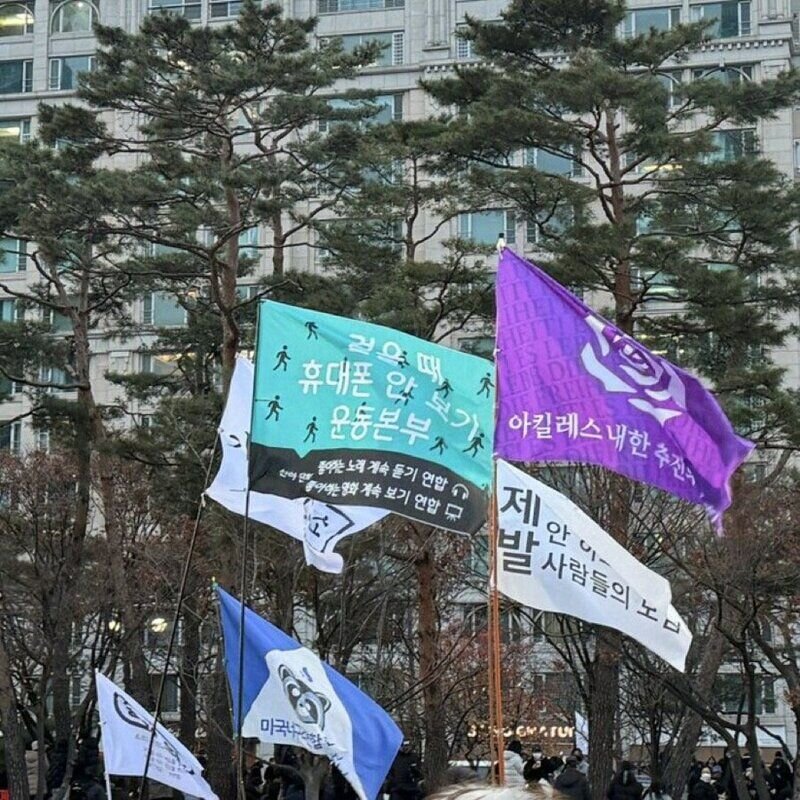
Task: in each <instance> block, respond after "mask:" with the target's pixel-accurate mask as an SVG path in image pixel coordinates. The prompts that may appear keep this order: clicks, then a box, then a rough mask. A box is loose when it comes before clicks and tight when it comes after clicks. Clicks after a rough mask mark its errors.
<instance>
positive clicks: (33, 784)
mask: <svg viewBox="0 0 800 800" xmlns="http://www.w3.org/2000/svg"><path fill="white" fill-rule="evenodd" d="M47 766H48V765H47V756H44V770H45V773H46V772H47ZM25 771H26V772H27V773H28V792H29V794H30V796H31V797H36V795H37V794H38V793H39V742H38V741H33V742H31V749H30V750H26V751H25Z"/></svg>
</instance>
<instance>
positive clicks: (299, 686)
mask: <svg viewBox="0 0 800 800" xmlns="http://www.w3.org/2000/svg"><path fill="white" fill-rule="evenodd" d="M278 677H279V678H280V681H281V684H282V685H283V691H284V692H285V693H286V697H287V698H288V699H289V703H290V704H291V706H292V708H293V709H294V712H295V714H297V716H298V717H299V719H300V721H301V722H305V723H306V724H308V725H317V726H319V729H320V730H324V729H325V712H326V711H327V710H328V709H329V708H330V707H331V701H330V700H329V699H328V698H327V697H326V696H325V695H324V694H320V692H316V691H314V690H313V689H312V688H311V687H310V686H309V685H308V684H307V683H305V682H304V681H302V680H300V678H298V677H297V676H296V675H295V674H294V673H293V672H292V671H291V670H290V669H289V667H287V666H286V665H285V664H281V665H280V666H279V667H278Z"/></svg>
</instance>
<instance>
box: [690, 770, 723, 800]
mask: <svg viewBox="0 0 800 800" xmlns="http://www.w3.org/2000/svg"><path fill="white" fill-rule="evenodd" d="M689 800H717V790H716V788H715V787H714V784H713V783H712V782H711V770H710V769H709V768H708V767H703V769H702V771H701V773H700V780H699V781H697V783H695V785H694V786H692V788H691V789H690V790H689Z"/></svg>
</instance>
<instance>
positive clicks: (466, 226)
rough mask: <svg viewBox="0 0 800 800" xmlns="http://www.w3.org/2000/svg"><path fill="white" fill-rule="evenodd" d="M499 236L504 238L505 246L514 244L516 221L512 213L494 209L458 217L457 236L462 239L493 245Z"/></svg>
mask: <svg viewBox="0 0 800 800" xmlns="http://www.w3.org/2000/svg"><path fill="white" fill-rule="evenodd" d="M501 234H502V235H503V236H505V240H506V244H514V243H516V241H517V232H516V220H515V218H514V214H513V212H512V211H508V210H504V209H495V210H492V211H472V212H469V213H466V214H459V215H458V235H459V237H460V238H462V239H470V240H471V241H473V242H475V243H476V244H482V245H493V244H496V243H497V240H498V238H499V237H500V235H501Z"/></svg>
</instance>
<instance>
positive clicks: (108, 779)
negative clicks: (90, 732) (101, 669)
mask: <svg viewBox="0 0 800 800" xmlns="http://www.w3.org/2000/svg"><path fill="white" fill-rule="evenodd" d="M94 674H95V678H94V682H95V692H98V693H99V690H98V689H97V670H95V673H94ZM100 741H101V742H102V743H103V774H104V775H105V778H106V800H111V776H110V775H109V774H108V742H107V741H106V721H105V720H104V719H101V720H100Z"/></svg>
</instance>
